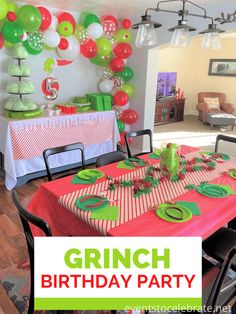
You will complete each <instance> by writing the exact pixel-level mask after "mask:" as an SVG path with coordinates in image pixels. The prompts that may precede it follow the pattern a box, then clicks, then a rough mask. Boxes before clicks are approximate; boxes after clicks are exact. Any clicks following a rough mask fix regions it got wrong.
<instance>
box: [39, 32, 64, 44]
mask: <svg viewBox="0 0 236 314" xmlns="http://www.w3.org/2000/svg"><path fill="white" fill-rule="evenodd" d="M43 36H44V42H45V45H47V46H48V47H50V48H56V47H57V46H58V45H59V43H60V40H61V37H60V35H59V34H58V32H56V31H54V30H52V29H48V30H46V31H45V32H44V33H43Z"/></svg>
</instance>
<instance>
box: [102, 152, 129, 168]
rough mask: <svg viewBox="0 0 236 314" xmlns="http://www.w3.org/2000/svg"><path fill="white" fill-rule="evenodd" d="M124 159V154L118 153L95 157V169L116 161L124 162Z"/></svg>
mask: <svg viewBox="0 0 236 314" xmlns="http://www.w3.org/2000/svg"><path fill="white" fill-rule="evenodd" d="M125 158H126V157H125V154H124V153H122V152H119V151H116V152H111V153H107V154H103V155H101V156H99V157H97V160H96V167H101V166H104V165H108V164H112V163H114V162H117V161H121V160H125Z"/></svg>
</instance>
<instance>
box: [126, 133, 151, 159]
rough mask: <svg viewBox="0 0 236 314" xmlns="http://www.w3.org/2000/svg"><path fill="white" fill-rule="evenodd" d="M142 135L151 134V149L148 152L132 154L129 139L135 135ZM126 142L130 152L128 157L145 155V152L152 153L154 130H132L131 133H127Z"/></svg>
mask: <svg viewBox="0 0 236 314" xmlns="http://www.w3.org/2000/svg"><path fill="white" fill-rule="evenodd" d="M142 135H149V145H150V148H149V151H147V152H141V153H138V154H132V153H131V150H130V144H129V139H130V138H134V137H138V136H142ZM125 143H126V147H127V153H128V157H129V158H131V157H135V156H139V155H143V154H145V153H152V152H153V146H152V131H151V130H149V129H146V130H139V131H131V132H129V133H126V134H125Z"/></svg>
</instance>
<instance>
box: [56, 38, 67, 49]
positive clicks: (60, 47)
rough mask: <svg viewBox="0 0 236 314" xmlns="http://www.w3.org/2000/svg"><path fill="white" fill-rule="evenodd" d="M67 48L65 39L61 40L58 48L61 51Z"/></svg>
mask: <svg viewBox="0 0 236 314" xmlns="http://www.w3.org/2000/svg"><path fill="white" fill-rule="evenodd" d="M68 47H69V43H68V40H67V39H66V38H63V37H62V38H61V40H60V43H59V45H58V48H59V49H61V50H66V49H67V48H68Z"/></svg>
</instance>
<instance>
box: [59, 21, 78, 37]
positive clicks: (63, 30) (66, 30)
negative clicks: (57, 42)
mask: <svg viewBox="0 0 236 314" xmlns="http://www.w3.org/2000/svg"><path fill="white" fill-rule="evenodd" d="M57 30H58V33H59V34H60V35H61V36H63V37H69V36H71V35H72V34H73V32H74V28H73V25H72V24H71V23H70V22H67V21H63V22H61V23H60V24H59V25H58V29H57Z"/></svg>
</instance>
